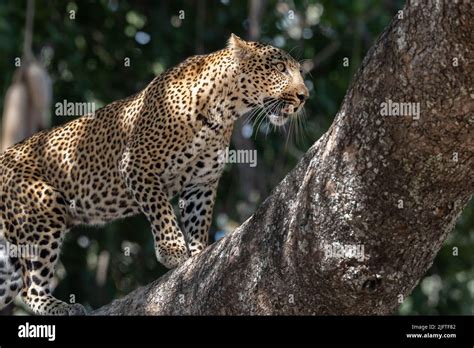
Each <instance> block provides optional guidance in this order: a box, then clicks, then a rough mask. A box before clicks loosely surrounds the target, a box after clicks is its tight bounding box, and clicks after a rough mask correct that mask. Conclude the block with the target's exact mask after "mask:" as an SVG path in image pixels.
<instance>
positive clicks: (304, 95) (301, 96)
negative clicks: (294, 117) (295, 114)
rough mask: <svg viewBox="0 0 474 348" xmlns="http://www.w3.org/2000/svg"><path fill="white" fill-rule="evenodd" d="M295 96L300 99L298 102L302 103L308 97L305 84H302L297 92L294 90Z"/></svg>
mask: <svg viewBox="0 0 474 348" xmlns="http://www.w3.org/2000/svg"><path fill="white" fill-rule="evenodd" d="M296 97H297V98H298V100H299V101H300V103H303V102H304V101H305V100H306V99H308V97H309V91H308V88H306V86H302V88H300V90H299V91H298V92H296Z"/></svg>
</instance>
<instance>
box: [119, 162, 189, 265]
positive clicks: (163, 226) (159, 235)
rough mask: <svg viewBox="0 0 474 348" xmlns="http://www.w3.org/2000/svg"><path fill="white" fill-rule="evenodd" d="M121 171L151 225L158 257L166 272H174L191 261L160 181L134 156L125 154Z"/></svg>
mask: <svg viewBox="0 0 474 348" xmlns="http://www.w3.org/2000/svg"><path fill="white" fill-rule="evenodd" d="M120 171H121V172H122V175H123V177H124V179H125V182H126V185H127V187H128V189H129V190H130V192H131V194H132V195H133V197H134V199H135V201H136V202H137V203H138V205H139V207H140V209H141V211H142V212H143V213H144V214H145V216H146V217H147V219H148V221H149V222H150V224H151V230H152V233H153V237H154V241H155V252H156V257H157V259H158V261H159V262H160V263H162V264H163V265H164V266H165V267H167V268H175V267H177V266H179V265H180V264H182V263H183V262H184V261H186V260H187V259H188V258H189V251H188V248H187V246H186V241H185V239H184V235H183V232H181V230H180V228H179V225H178V222H177V220H176V216H175V214H174V211H173V207H172V205H171V204H170V202H169V201H168V197H167V195H166V194H165V191H164V189H163V184H162V183H161V182H160V180H159V178H158V177H157V176H156V175H154V174H153V172H152V171H150V170H149V169H148V168H146V167H145V166H144V165H143V164H141V162H138V161H134V156H133V155H131V156H130V155H129V154H125V156H124V158H123V160H122V162H121V165H120Z"/></svg>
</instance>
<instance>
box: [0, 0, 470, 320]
mask: <svg viewBox="0 0 474 348" xmlns="http://www.w3.org/2000/svg"><path fill="white" fill-rule="evenodd" d="M252 3H253V4H254V5H255V6H252V5H251V4H252ZM402 7H403V1H390V0H386V1H375V0H360V1H342V0H339V1H338V0H332V1H331V0H328V1H316V0H306V1H305V0H302V1H277V0H271V1H270V0H267V1H242V0H239V1H237V0H221V1H218V0H206V1H205V0H200V1H115V0H100V1H52V0H43V1H41V0H39V1H37V2H36V7H35V19H34V35H33V52H34V54H35V56H36V57H37V58H38V59H39V60H40V61H41V62H42V63H43V64H44V66H45V67H46V68H47V70H48V73H49V74H50V76H51V78H52V79H53V107H52V110H51V124H52V125H58V124H62V123H64V122H68V121H69V120H71V119H73V118H72V117H64V116H56V115H54V104H55V103H57V102H62V101H63V100H67V101H68V102H94V103H96V106H97V108H98V107H100V106H103V105H105V104H107V103H110V102H112V101H114V100H117V99H121V98H124V97H126V96H129V95H131V94H134V93H135V92H137V91H139V90H140V89H142V88H143V87H144V86H146V84H147V83H149V82H150V81H151V80H152V79H153V77H154V76H155V75H157V74H160V73H161V72H163V71H164V70H166V69H167V68H169V67H171V66H173V65H175V64H177V63H179V62H181V61H182V60H184V59H185V58H186V57H188V56H191V55H194V54H204V53H208V52H212V51H215V50H218V49H221V48H223V47H224V46H225V45H226V41H227V39H228V37H229V35H230V33H232V32H233V33H235V34H237V35H239V36H241V37H242V38H254V39H258V40H259V41H262V42H265V43H271V44H273V45H275V46H279V47H282V48H284V49H285V50H287V51H289V52H291V54H292V55H293V56H294V57H295V58H296V59H298V60H300V61H302V63H303V65H304V66H305V68H306V70H307V71H308V74H307V75H306V77H305V80H306V83H307V85H308V87H309V89H310V91H311V96H310V99H309V100H308V102H307V104H306V105H307V106H306V113H305V114H306V115H305V117H304V119H302V121H303V122H302V124H301V127H300V128H299V129H292V130H291V132H290V131H289V129H288V128H286V129H279V130H276V131H272V130H271V129H270V128H269V127H268V125H267V124H266V123H265V122H263V123H262V124H261V125H260V127H259V128H258V130H257V127H256V126H257V125H254V126H252V125H249V124H245V122H244V121H243V120H242V121H241V122H239V124H237V125H236V127H235V130H234V135H233V141H232V144H231V147H232V148H236V149H241V148H256V149H257V153H258V165H257V166H256V167H255V168H251V167H249V165H248V164H232V165H231V164H229V165H228V166H227V167H226V170H225V173H224V176H223V177H222V179H221V182H220V185H219V191H218V196H217V203H216V207H215V210H214V217H213V224H212V227H211V234H212V236H213V237H211V240H214V238H215V239H218V238H219V237H221V236H222V235H224V234H225V233H229V232H231V231H232V230H233V229H234V228H235V227H236V226H238V225H240V224H241V223H242V222H243V221H245V219H247V218H248V217H249V216H250V215H251V214H252V213H253V212H254V211H255V209H256V207H258V205H259V204H260V203H261V202H262V201H263V200H264V199H265V197H267V196H268V194H269V193H270V191H271V190H272V188H273V187H275V186H276V185H277V184H278V182H280V181H281V180H282V179H283V178H284V176H285V175H286V174H287V173H288V172H289V171H290V170H291V169H292V168H293V167H294V165H295V164H296V163H297V161H298V159H299V158H301V156H302V155H303V154H304V153H305V151H306V150H307V149H308V147H309V146H311V144H312V143H313V142H314V141H316V140H317V139H318V138H319V137H320V136H321V135H322V134H323V133H324V132H325V131H326V130H327V129H328V128H329V126H330V125H331V122H332V120H333V118H334V116H335V114H336V112H337V111H338V107H339V105H340V103H341V101H342V98H343V97H344V93H345V91H346V90H347V88H348V85H349V83H350V81H351V78H352V76H353V75H354V72H355V71H356V70H357V68H358V66H359V65H360V62H361V60H362V59H363V57H364V56H365V54H366V52H367V50H368V49H369V48H370V47H371V46H372V44H373V43H374V41H375V40H376V38H377V36H378V35H379V34H380V33H381V32H382V31H383V29H384V28H385V26H386V25H387V24H388V23H389V22H390V20H391V18H392V17H394V16H395V15H396V14H397V11H398V10H400V9H401V8H402ZM70 11H74V15H75V19H71V18H70V15H71V12H70ZM25 13H26V4H25V3H24V2H23V1H16V0H0V52H1V53H0V57H1V59H0V72H1V78H0V83H1V84H0V92H1V95H2V96H4V95H5V92H6V90H7V88H8V87H9V85H10V84H11V82H12V77H13V73H14V71H15V66H14V60H15V58H16V57H19V56H21V54H22V53H21V50H22V44H23V35H24V26H25ZM259 13H260V14H261V15H259ZM183 15H184V18H182V17H183ZM180 17H181V18H180ZM252 19H257V20H252ZM433 44H435V43H433ZM126 58H129V60H130V66H129V67H127V66H125V65H124V61H125V59H126ZM344 58H348V59H349V65H348V66H345V64H343V62H344ZM3 105H4V100H3V98H0V108H2V109H3ZM250 133H251V134H250ZM473 226H474V204H472V201H471V204H470V205H469V206H468V207H467V208H466V209H465V211H464V213H463V215H462V216H461V218H460V219H459V221H458V224H457V226H456V229H455V231H454V232H453V233H451V234H450V236H449V238H448V240H447V241H446V243H445V245H444V247H443V248H442V250H441V251H440V253H439V255H438V256H437V258H436V260H435V262H434V264H433V266H432V267H431V269H430V270H429V272H428V273H427V274H426V275H425V277H424V278H423V279H422V280H421V281H420V284H419V285H418V286H417V287H416V289H415V290H414V291H413V293H412V295H411V296H410V297H409V298H407V299H405V301H404V303H403V304H402V305H401V306H400V308H399V313H400V314H473V313H474V300H473V298H474V267H473V266H474V257H473V255H474V227H473ZM453 248H458V249H457V250H458V255H457V256H454V255H453ZM128 251H129V252H130V253H128ZM164 272H166V269H165V268H164V267H162V266H161V265H160V264H158V262H157V261H156V258H155V252H154V248H153V241H152V238H151V234H150V232H149V227H148V224H147V223H146V221H145V219H144V218H143V217H141V216H139V217H135V218H129V219H125V220H121V221H117V222H115V223H112V224H110V225H108V226H106V227H102V228H93V227H90V228H77V229H74V230H73V231H72V232H71V233H69V235H68V236H67V238H66V241H65V245H64V247H63V252H62V256H61V261H60V264H59V265H58V272H57V277H58V285H57V287H56V289H55V296H57V297H58V298H60V299H63V300H66V301H68V300H69V299H70V298H71V295H73V296H74V297H75V299H76V301H78V302H80V303H82V304H84V305H86V306H87V307H89V308H97V307H99V306H101V305H104V304H106V303H108V302H110V301H111V300H113V299H115V298H118V297H121V296H123V295H125V294H127V293H129V292H130V291H132V290H133V289H135V288H136V287H138V286H140V285H144V284H146V283H149V282H150V281H152V280H154V279H156V278H158V277H159V276H160V275H162V274H163V273H164ZM24 311H25V310H24V309H23V306H22V305H21V302H20V301H19V299H17V302H16V303H15V306H14V308H13V312H14V313H15V314H22V313H24Z"/></svg>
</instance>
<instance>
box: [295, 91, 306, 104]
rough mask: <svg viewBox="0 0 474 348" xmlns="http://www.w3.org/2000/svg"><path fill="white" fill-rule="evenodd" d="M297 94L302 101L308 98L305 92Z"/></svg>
mask: <svg viewBox="0 0 474 348" xmlns="http://www.w3.org/2000/svg"><path fill="white" fill-rule="evenodd" d="M296 96H297V97H298V99H299V101H300V102H301V103H302V102H304V101H305V100H306V98H307V96H306V95H305V94H303V93H296Z"/></svg>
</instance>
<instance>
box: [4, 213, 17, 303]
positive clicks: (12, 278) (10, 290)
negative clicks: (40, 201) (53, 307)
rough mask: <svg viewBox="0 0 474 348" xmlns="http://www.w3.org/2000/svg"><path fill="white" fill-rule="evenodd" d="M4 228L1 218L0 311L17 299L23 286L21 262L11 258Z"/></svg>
mask: <svg viewBox="0 0 474 348" xmlns="http://www.w3.org/2000/svg"><path fill="white" fill-rule="evenodd" d="M3 228H4V224H3V222H2V219H1V218H0V310H1V309H3V308H5V307H6V306H7V305H8V304H9V303H10V302H12V301H13V300H14V299H15V297H16V295H18V293H19V292H20V290H21V288H22V286H23V280H22V273H21V264H20V260H19V259H18V258H17V257H11V256H10V253H9V248H8V243H7V241H6V240H5V238H4V235H3Z"/></svg>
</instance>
